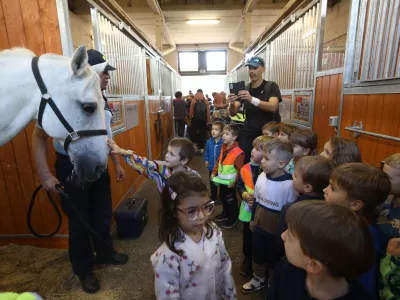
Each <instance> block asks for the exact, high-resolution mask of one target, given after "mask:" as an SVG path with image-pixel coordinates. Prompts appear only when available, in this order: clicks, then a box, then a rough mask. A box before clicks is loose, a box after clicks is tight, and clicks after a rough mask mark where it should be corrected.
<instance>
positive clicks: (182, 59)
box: [178, 50, 227, 75]
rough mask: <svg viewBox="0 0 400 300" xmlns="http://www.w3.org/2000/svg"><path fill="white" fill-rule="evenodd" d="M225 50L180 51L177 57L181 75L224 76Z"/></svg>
mask: <svg viewBox="0 0 400 300" xmlns="http://www.w3.org/2000/svg"><path fill="white" fill-rule="evenodd" d="M226 58H227V55H226V51H225V50H217V51H214V50H213V51H211V50H210V51H182V52H179V55H178V64H179V73H180V74H181V75H226V63H227V59H226Z"/></svg>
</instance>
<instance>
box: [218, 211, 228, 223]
mask: <svg viewBox="0 0 400 300" xmlns="http://www.w3.org/2000/svg"><path fill="white" fill-rule="evenodd" d="M226 220H228V214H227V213H226V212H224V211H222V213H220V214H219V215H218V216H216V217H215V222H222V221H226Z"/></svg>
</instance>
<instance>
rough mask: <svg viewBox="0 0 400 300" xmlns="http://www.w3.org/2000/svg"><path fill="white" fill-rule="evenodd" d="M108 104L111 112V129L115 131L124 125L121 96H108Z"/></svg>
mask: <svg viewBox="0 0 400 300" xmlns="http://www.w3.org/2000/svg"><path fill="white" fill-rule="evenodd" d="M108 106H109V107H110V109H111V112H112V121H111V129H112V131H113V132H114V131H116V130H119V129H122V128H124V127H125V119H124V101H123V99H122V98H108Z"/></svg>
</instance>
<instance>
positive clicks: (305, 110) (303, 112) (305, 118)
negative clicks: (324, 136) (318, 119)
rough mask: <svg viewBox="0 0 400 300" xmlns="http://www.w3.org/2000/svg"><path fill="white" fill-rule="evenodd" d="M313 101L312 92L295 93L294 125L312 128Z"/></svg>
mask: <svg viewBox="0 0 400 300" xmlns="http://www.w3.org/2000/svg"><path fill="white" fill-rule="evenodd" d="M312 101H313V93H312V91H298V92H295V93H294V102H293V118H292V121H293V122H294V123H298V124H301V125H305V126H311V108H312Z"/></svg>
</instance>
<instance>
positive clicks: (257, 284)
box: [242, 275, 267, 294]
mask: <svg viewBox="0 0 400 300" xmlns="http://www.w3.org/2000/svg"><path fill="white" fill-rule="evenodd" d="M266 286H267V283H266V282H265V278H258V277H257V276H255V275H254V276H253V278H251V280H250V281H249V282H247V283H245V284H243V286H242V292H243V294H252V293H254V292H256V291H258V290H261V289H263V288H264V287H266Z"/></svg>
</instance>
